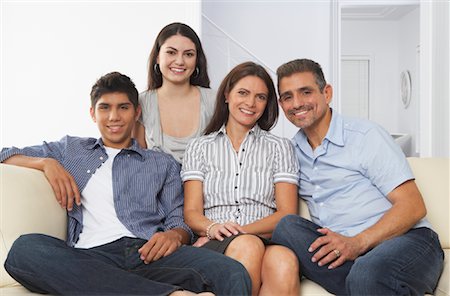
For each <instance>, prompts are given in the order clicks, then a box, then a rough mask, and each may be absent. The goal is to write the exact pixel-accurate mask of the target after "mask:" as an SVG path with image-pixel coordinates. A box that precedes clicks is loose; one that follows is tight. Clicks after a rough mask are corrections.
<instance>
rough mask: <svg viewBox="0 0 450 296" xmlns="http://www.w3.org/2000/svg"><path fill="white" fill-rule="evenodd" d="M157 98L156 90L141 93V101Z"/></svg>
mask: <svg viewBox="0 0 450 296" xmlns="http://www.w3.org/2000/svg"><path fill="white" fill-rule="evenodd" d="M155 97H156V90H154V89H150V90H144V91H143V92H141V93H139V101H150V100H151V99H153V98H155Z"/></svg>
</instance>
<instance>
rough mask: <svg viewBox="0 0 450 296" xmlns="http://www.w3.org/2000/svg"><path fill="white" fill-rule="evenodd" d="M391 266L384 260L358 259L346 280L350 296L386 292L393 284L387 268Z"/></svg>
mask: <svg viewBox="0 0 450 296" xmlns="http://www.w3.org/2000/svg"><path fill="white" fill-rule="evenodd" d="M388 265H389V264H388V263H387V262H383V261H382V260H370V261H367V260H364V259H363V258H360V259H357V260H356V261H355V263H354V264H353V266H352V268H351V269H350V272H349V274H348V276H347V278H346V282H345V286H346V290H347V292H348V293H349V294H350V295H362V294H365V295H368V294H374V293H377V291H380V287H382V288H381V291H383V290H385V289H386V288H387V287H388V286H389V285H390V284H389V282H391V275H390V272H389V270H388V268H387V266H388Z"/></svg>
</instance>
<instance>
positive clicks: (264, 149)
mask: <svg viewBox="0 0 450 296" xmlns="http://www.w3.org/2000/svg"><path fill="white" fill-rule="evenodd" d="M181 178H182V180H183V181H188V180H198V181H201V182H203V199H204V209H205V216H206V217H208V219H210V220H213V221H217V222H226V221H233V222H236V223H238V224H240V225H246V224H249V223H252V222H254V221H257V220H260V219H262V218H264V217H267V216H269V215H271V214H273V213H274V212H275V210H276V203H275V186H274V184H275V183H278V182H287V183H292V184H295V185H297V184H298V178H299V165H298V161H297V159H296V158H295V154H294V149H293V146H292V143H291V141H290V140H288V139H284V138H279V137H277V136H275V135H273V134H271V133H269V132H267V131H264V130H262V129H261V128H259V126H258V125H256V126H255V127H254V128H253V129H252V130H250V131H249V133H248V134H247V136H246V137H245V139H244V141H243V142H242V144H241V147H240V148H239V152H236V151H235V150H234V148H233V146H232V143H231V141H230V139H229V138H228V136H227V135H226V131H225V126H222V128H221V129H220V130H219V131H217V132H214V133H211V134H209V135H205V136H202V137H199V138H197V139H194V140H192V141H191V142H190V143H189V145H188V146H187V148H186V153H185V155H184V160H183V166H182V170H181Z"/></svg>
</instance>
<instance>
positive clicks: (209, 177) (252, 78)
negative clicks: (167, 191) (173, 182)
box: [181, 62, 300, 296]
mask: <svg viewBox="0 0 450 296" xmlns="http://www.w3.org/2000/svg"><path fill="white" fill-rule="evenodd" d="M277 118H278V105H277V98H276V93H275V88H274V85H273V82H272V79H271V78H270V76H269V74H268V73H267V72H266V71H265V70H264V68H263V67H262V66H260V65H257V64H255V63H252V62H246V63H243V64H240V65H238V66H236V67H235V68H234V69H233V70H231V72H230V73H229V74H228V75H227V76H226V77H225V79H224V80H223V82H222V84H221V85H220V88H219V90H218V95H217V102H216V107H215V111H214V115H213V118H212V120H211V122H210V124H209V125H208V126H207V128H206V130H205V135H204V136H202V137H200V138H197V139H195V140H193V141H191V142H190V143H189V145H188V146H187V148H186V153H185V156H184V160H183V167H182V172H181V176H182V179H183V181H184V190H185V204H184V215H185V220H186V223H187V224H188V225H189V226H190V227H191V228H192V229H193V231H194V232H195V233H196V234H197V235H198V236H199V237H200V238H199V239H198V240H197V242H196V243H195V244H194V245H196V246H203V247H206V248H209V249H213V250H216V251H218V252H221V253H224V254H225V255H227V256H229V257H231V258H234V259H236V260H238V261H239V262H241V263H242V264H243V265H244V266H245V267H246V268H247V271H248V272H249V274H250V277H251V279H252V294H253V295H258V294H259V295H296V296H297V295H298V294H299V289H300V282H299V278H298V274H299V273H298V269H299V267H298V260H297V259H296V257H295V254H294V253H293V252H292V251H291V250H289V249H288V248H286V247H283V246H279V245H274V244H270V242H269V240H268V239H269V238H270V237H271V234H272V231H273V230H274V228H275V226H276V224H277V223H278V221H279V220H280V219H281V218H282V217H283V216H285V215H287V214H296V213H297V209H298V204H297V203H298V197H297V184H298V171H299V167H298V162H297V161H296V159H295V155H294V150H293V147H292V144H291V142H290V141H289V140H287V139H282V138H279V137H276V136H274V135H272V134H271V133H269V132H268V131H269V130H270V129H271V128H272V127H273V126H274V124H275V122H276V120H277ZM215 268H220V266H217V267H215Z"/></svg>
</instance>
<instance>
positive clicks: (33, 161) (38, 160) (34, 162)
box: [3, 154, 46, 171]
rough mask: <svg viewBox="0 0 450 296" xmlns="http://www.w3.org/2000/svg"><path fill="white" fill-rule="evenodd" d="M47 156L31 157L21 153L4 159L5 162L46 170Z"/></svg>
mask: <svg viewBox="0 0 450 296" xmlns="http://www.w3.org/2000/svg"><path fill="white" fill-rule="evenodd" d="M45 161H46V158H42V157H30V156H25V155H21V154H16V155H13V156H11V157H10V158H7V159H5V160H4V161H3V163H5V164H11V165H16V166H21V167H26V168H31V169H37V170H40V171H43V170H44V166H45Z"/></svg>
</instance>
